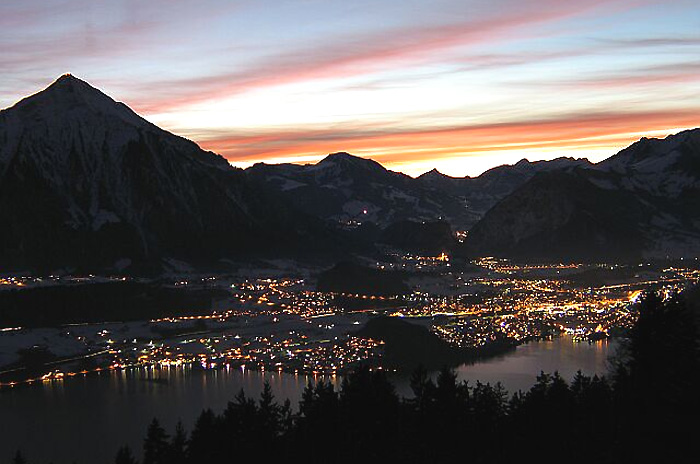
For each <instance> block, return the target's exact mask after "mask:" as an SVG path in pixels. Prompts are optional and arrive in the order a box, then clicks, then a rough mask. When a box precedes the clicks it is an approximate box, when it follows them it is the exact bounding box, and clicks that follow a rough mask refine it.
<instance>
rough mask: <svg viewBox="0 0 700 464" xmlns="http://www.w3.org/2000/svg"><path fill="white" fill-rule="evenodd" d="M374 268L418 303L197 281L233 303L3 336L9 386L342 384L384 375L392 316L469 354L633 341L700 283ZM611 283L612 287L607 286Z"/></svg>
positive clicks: (671, 271)
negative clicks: (504, 344)
mask: <svg viewBox="0 0 700 464" xmlns="http://www.w3.org/2000/svg"><path fill="white" fill-rule="evenodd" d="M371 264H372V266H373V267H375V268H377V269H380V270H387V271H390V270H400V271H402V272H405V273H406V274H405V275H406V276H407V277H406V282H407V284H408V285H409V286H410V288H411V289H412V290H411V292H410V293H407V294H402V295H389V296H387V295H381V296H380V295H371V294H362V293H352V294H350V293H338V292H321V291H317V290H316V282H315V280H314V279H312V278H309V277H299V276H296V277H276V278H259V277H258V278H255V277H248V278H238V277H231V276H216V277H212V276H206V277H197V278H191V277H189V278H187V279H183V278H181V279H177V280H174V281H171V282H169V283H168V284H167V285H170V286H172V287H186V288H188V289H189V288H192V289H218V290H225V292H226V295H228V296H227V297H226V298H222V299H221V300H219V301H217V302H216V303H215V304H214V305H213V306H214V307H212V308H211V310H210V311H209V312H208V313H205V314H202V313H201V312H198V313H196V314H192V315H186V316H178V317H165V318H159V319H153V320H144V321H132V322H103V323H94V324H92V323H91V324H78V325H64V326H61V327H57V328H22V327H0V386H2V387H12V386H16V385H19V384H26V383H35V382H53V381H60V380H61V379H63V378H65V377H71V376H76V375H88V374H90V373H91V372H100V371H104V370H121V369H133V368H177V367H178V366H188V367H191V368H197V369H241V370H246V369H251V370H259V371H267V370H270V371H278V372H287V373H304V374H319V375H335V374H342V373H343V372H345V371H346V370H348V369H351V368H353V367H354V366H357V365H358V364H369V365H370V366H372V367H375V368H382V367H383V366H382V353H383V349H384V342H383V341H382V340H374V339H368V338H362V337H360V336H359V335H358V334H357V331H358V330H359V329H360V328H361V327H363V326H364V324H365V323H366V322H367V321H368V320H370V319H371V318H374V317H377V316H380V315H384V316H391V317H399V318H403V319H404V320H406V321H409V322H412V323H415V324H419V325H422V326H424V327H426V328H427V329H428V330H430V331H431V332H432V333H434V334H435V335H437V336H438V337H440V338H441V339H443V340H445V341H446V342H448V343H450V344H452V345H453V346H456V347H459V348H480V347H485V346H487V345H488V344H489V343H492V342H494V341H495V340H503V339H508V340H510V341H511V342H512V343H513V344H520V343H525V342H527V341H529V340H533V339H538V338H543V337H555V336H559V335H562V334H568V335H570V336H572V337H574V339H575V340H578V341H581V342H591V341H595V340H598V339H601V338H606V337H609V336H617V335H622V334H624V333H625V331H626V330H627V329H629V328H630V327H631V326H632V324H633V323H634V321H635V320H636V312H635V309H634V307H633V305H632V304H631V303H633V302H635V301H636V300H637V299H638V298H639V296H640V295H641V294H642V293H643V292H644V291H645V290H655V291H660V292H662V293H663V295H665V296H669V295H672V294H673V293H674V292H676V291H678V290H680V289H682V288H684V287H685V286H686V285H688V284H691V283H698V282H700V271H698V270H697V262H693V263H692V264H693V265H692V266H688V267H678V266H675V267H671V266H668V267H659V266H656V267H654V266H652V265H650V264H649V265H647V264H639V265H638V266H635V267H633V266H629V265H627V266H618V265H614V264H612V265H611V264H596V265H591V264H586V265H584V264H550V265H522V266H521V265H517V264H514V263H512V262H509V261H507V260H502V259H495V258H482V259H478V260H474V261H472V262H471V263H467V264H466V265H462V266H457V265H454V264H452V263H450V258H449V257H448V256H447V255H444V254H442V255H440V256H437V257H426V256H414V255H401V256H396V257H395V259H394V260H393V261H391V262H374V263H371ZM458 268H459V269H460V270H457V269H458ZM620 270H621V271H624V272H617V271H620ZM600 274H610V276H608V278H606V279H601V278H600ZM611 276H612V277H611ZM124 279H125V278H124V277H118V278H107V277H94V276H87V277H55V276H51V277H47V278H41V279H39V278H35V277H32V278H29V277H17V276H13V277H3V278H0V291H6V290H8V289H20V290H21V291H23V290H24V289H26V288H32V287H38V286H50V285H70V284H76V285H77V284H89V283H94V282H108V281H113V280H124ZM594 281H597V283H593V282H594ZM32 350H44V351H49V352H51V354H52V355H53V356H55V360H54V361H52V362H51V363H46V366H47V369H46V370H45V372H41V373H39V374H36V373H32V374H31V375H29V374H25V373H24V372H23V371H26V372H27V373H28V372H30V371H29V370H26V369H25V368H24V367H23V366H21V365H20V364H18V360H19V359H20V353H25V354H26V353H27V352H28V351H29V352H31V351H32Z"/></svg>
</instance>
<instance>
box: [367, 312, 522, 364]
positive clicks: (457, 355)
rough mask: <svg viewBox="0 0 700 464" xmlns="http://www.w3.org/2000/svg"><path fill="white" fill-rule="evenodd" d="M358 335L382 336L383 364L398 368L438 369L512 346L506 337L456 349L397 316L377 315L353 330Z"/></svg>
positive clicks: (496, 352) (505, 350)
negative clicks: (481, 345) (483, 345)
mask: <svg viewBox="0 0 700 464" xmlns="http://www.w3.org/2000/svg"><path fill="white" fill-rule="evenodd" d="M355 335H357V336H358V337H363V338H371V339H374V340H382V341H383V342H384V343H385V344H384V355H383V357H382V362H383V364H384V365H385V366H386V367H388V368H396V369H399V370H401V371H402V372H410V371H411V370H413V369H415V368H416V367H418V366H424V367H426V368H428V369H439V368H441V367H443V366H456V365H458V364H461V363H465V362H472V361H475V360H476V359H478V358H483V357H489V356H493V355H497V354H502V353H505V352H507V351H509V350H511V349H513V348H514V347H515V345H513V344H512V343H510V342H509V341H508V340H502V341H501V342H494V343H493V344H491V345H490V346H487V347H481V348H479V349H459V348H456V347H454V346H452V345H450V344H449V343H447V342H445V341H444V340H442V339H441V338H440V337H438V336H437V335H435V334H433V333H431V332H430V331H429V330H428V329H427V328H425V327H423V326H420V325H416V324H412V323H410V322H406V321H404V320H402V319H401V318H398V317H377V318H374V319H371V320H370V321H369V322H367V324H366V325H365V326H364V327H363V328H362V329H360V330H359V331H357V332H356V333H355Z"/></svg>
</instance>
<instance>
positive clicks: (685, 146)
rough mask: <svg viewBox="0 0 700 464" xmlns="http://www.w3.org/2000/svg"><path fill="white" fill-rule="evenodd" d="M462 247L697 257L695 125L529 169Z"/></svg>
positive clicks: (587, 255) (521, 253) (699, 188)
mask: <svg viewBox="0 0 700 464" xmlns="http://www.w3.org/2000/svg"><path fill="white" fill-rule="evenodd" d="M466 251H467V253H468V254H480V255H483V254H495V255H501V256H510V257H516V258H526V259H543V260H544V259H562V260H577V259H641V258H666V257H670V258H676V257H688V256H698V255H699V254H700V129H694V130H688V131H684V132H681V133H679V134H676V135H673V136H669V137H667V138H665V139H663V140H659V139H646V138H645V139H642V140H640V141H638V142H636V143H634V144H633V145H631V146H630V147H628V148H626V149H624V150H622V151H621V152H619V153H618V154H616V155H614V156H612V157H610V158H608V159H607V160H604V161H602V162H600V163H598V164H595V165H590V166H579V167H577V168H574V169H568V170H559V171H555V172H552V173H540V174H538V175H536V176H534V177H533V178H532V179H531V180H530V181H528V182H527V183H525V184H524V185H522V186H521V187H520V188H518V189H516V190H515V191H514V192H513V193H512V194H510V195H509V196H507V197H506V198H504V199H503V200H502V201H501V202H500V203H498V204H497V205H496V206H494V207H493V208H492V209H491V210H490V211H489V212H488V213H487V214H486V215H485V216H484V218H483V219H482V220H481V221H480V222H479V223H478V224H476V225H475V226H474V228H473V229H472V230H471V231H470V233H469V237H468V239H467V241H466Z"/></svg>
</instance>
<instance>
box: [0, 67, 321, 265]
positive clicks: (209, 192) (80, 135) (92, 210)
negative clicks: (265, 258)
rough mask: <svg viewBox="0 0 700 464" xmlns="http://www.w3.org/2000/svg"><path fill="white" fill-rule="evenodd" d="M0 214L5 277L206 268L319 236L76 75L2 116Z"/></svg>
mask: <svg viewBox="0 0 700 464" xmlns="http://www.w3.org/2000/svg"><path fill="white" fill-rule="evenodd" d="M0 204H2V205H3V206H2V213H1V214H0V269H2V270H9V269H43V270H51V269H57V268H78V269H86V270H87V269H105V268H116V269H120V268H123V267H125V266H129V265H131V266H133V267H136V266H143V265H148V266H155V267H159V266H161V265H162V264H163V263H164V262H167V261H171V262H172V261H173V260H180V261H185V262H187V263H189V264H194V265H200V264H204V263H212V262H215V261H217V260H219V259H221V258H229V259H230V258H236V257H239V256H242V255H244V254H245V253H247V252H251V251H253V250H258V251H260V250H277V251H280V250H289V249H290V248H292V249H293V248H294V247H297V246H300V244H301V243H302V242H301V240H302V236H303V234H304V232H308V231H309V228H310V227H312V226H310V225H309V224H310V223H308V222H305V221H304V220H303V219H299V218H297V216H296V215H293V214H291V213H286V212H285V210H284V209H282V208H280V207H278V206H277V205H276V204H275V203H274V202H271V201H270V200H269V199H268V198H266V195H265V193H264V191H262V190H261V189H260V188H258V187H257V186H255V185H254V183H252V182H250V180H249V179H247V177H246V176H245V175H244V174H243V173H242V171H240V170H237V169H234V168H232V167H231V166H230V165H229V163H228V162H227V161H226V160H225V159H224V158H222V157H221V156H218V155H215V154H214V153H211V152H205V151H203V150H201V149H200V148H199V147H198V146H197V145H196V144H194V143H193V142H191V141H189V140H186V139H183V138H181V137H178V136H175V135H173V134H171V133H168V132H166V131H164V130H162V129H159V128H158V127H156V126H155V125H153V124H151V123H149V122H147V121H146V120H144V119H142V118H141V117H139V116H138V115H137V114H135V113H134V112H133V111H131V110H130V109H129V108H128V107H127V106H126V105H124V104H122V103H117V102H115V101H114V100H112V99H111V98H109V97H108V96H106V95H104V94H103V93H101V92H100V91H98V90H97V89H94V88H93V87H91V86H90V85H88V84H87V83H85V82H83V81H81V80H79V79H77V78H75V77H73V76H70V75H65V76H62V77H61V78H59V79H58V80H57V81H56V82H55V83H53V84H52V85H51V86H49V87H48V88H47V89H45V90H43V91H41V92H39V93H37V94H35V95H33V96H30V97H28V98H25V99H24V100H22V101H20V102H19V103H17V104H16V105H14V106H13V107H11V108H9V109H6V110H3V111H2V112H0ZM311 235H313V233H312V234H311ZM310 239H313V237H310ZM321 243H322V241H321Z"/></svg>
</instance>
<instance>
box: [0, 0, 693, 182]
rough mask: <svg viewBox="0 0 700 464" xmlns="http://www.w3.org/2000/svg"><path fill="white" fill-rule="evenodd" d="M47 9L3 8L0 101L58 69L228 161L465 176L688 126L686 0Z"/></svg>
mask: <svg viewBox="0 0 700 464" xmlns="http://www.w3.org/2000/svg"><path fill="white" fill-rule="evenodd" d="M44 3H45V2H40V1H38V0H29V1H25V2H18V3H16V4H14V3H11V4H2V5H0V26H2V27H0V40H2V42H3V44H4V45H5V46H4V47H3V49H2V50H0V65H1V66H2V68H3V70H4V75H3V79H2V80H0V107H7V106H10V105H12V104H13V103H14V102H16V101H17V100H19V99H21V98H22V97H24V96H26V95H29V94H31V93H34V92H35V91H36V90H37V89H38V88H42V87H45V86H46V84H47V83H48V82H50V81H52V80H54V79H55V78H56V77H57V76H59V75H60V74H63V73H65V72H70V73H72V74H74V75H76V76H77V77H80V78H81V79H84V80H86V81H88V82H89V83H91V84H92V85H94V86H96V87H97V88H99V89H101V90H102V91H104V92H105V93H107V94H108V95H110V96H112V97H113V98H115V99H116V100H119V101H123V102H125V103H126V104H127V105H129V106H130V107H132V108H133V109H134V110H135V111H137V112H138V113H139V114H141V115H142V116H144V117H146V118H147V119H148V120H149V121H151V122H153V123H155V124H157V125H159V126H161V127H163V128H164V129H167V130H169V131H172V132H174V133H176V134H178V135H182V136H185V137H188V138H190V139H192V140H194V141H195V142H197V143H198V144H199V145H200V146H202V147H203V148H205V149H208V150H212V151H215V152H217V153H220V154H222V155H223V156H225V157H226V158H227V159H228V160H229V161H230V162H231V163H232V164H233V165H235V166H241V167H245V166H248V165H251V164H253V163H255V162H268V163H270V162H296V163H308V162H314V161H317V160H319V159H321V158H323V157H324V156H325V155H327V154H328V153H333V152H339V151H346V152H349V153H352V154H354V155H357V156H363V157H368V158H372V159H375V160H376V161H378V162H380V163H382V164H383V165H385V166H386V167H388V168H390V169H394V170H398V171H402V172H405V173H407V174H409V175H414V176H415V175H419V174H421V173H422V172H425V171H428V170H430V169H433V168H436V169H438V170H439V171H441V172H443V173H445V174H448V175H452V176H459V177H461V176H464V175H477V174H479V173H481V172H483V171H485V170H486V169H489V168H491V167H494V166H498V165H501V164H512V163H515V162H517V161H518V160H520V159H522V158H527V159H529V160H530V161H535V160H541V159H553V158H556V157H559V156H572V157H577V158H584V157H585V158H588V159H590V160H591V161H600V160H601V159H604V158H607V157H608V156H611V155H613V154H614V153H616V152H618V151H619V150H621V149H622V148H624V147H625V146H627V145H629V144H630V143H632V142H634V141H635V140H637V139H639V138H640V137H642V136H647V137H650V136H661V137H663V136H666V135H669V134H672V133H675V132H678V131H680V130H683V129H687V128H693V127H697V126H700V60H698V56H700V32H698V31H700V27H698V26H699V25H700V4H697V2H693V1H690V0H678V1H675V2H673V4H668V3H664V2H661V1H658V0H583V1H581V2H576V3H572V2H559V1H556V0H519V1H517V0H490V1H485V0H470V1H464V0H461V1H458V0H439V1H415V2H405V1H398V0H386V1H371V2H370V1H366V0H360V1H356V2H340V1H331V0H328V1H318V0H305V1H302V2H300V1H293V0H271V1H270V2H266V3H265V5H261V4H260V3H259V2H249V1H238V2H228V1H223V0H221V1H218V0H208V1H203V2H197V4H184V3H179V4H173V3H172V2H165V1H164V0H153V1H151V2H146V3H145V4H144V3H143V2H136V1H135V0H122V1H115V2H109V4H105V5H97V4H95V3H94V2H91V1H89V0H57V1H56V2H52V3H51V4H50V5H45V4H44Z"/></svg>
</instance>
